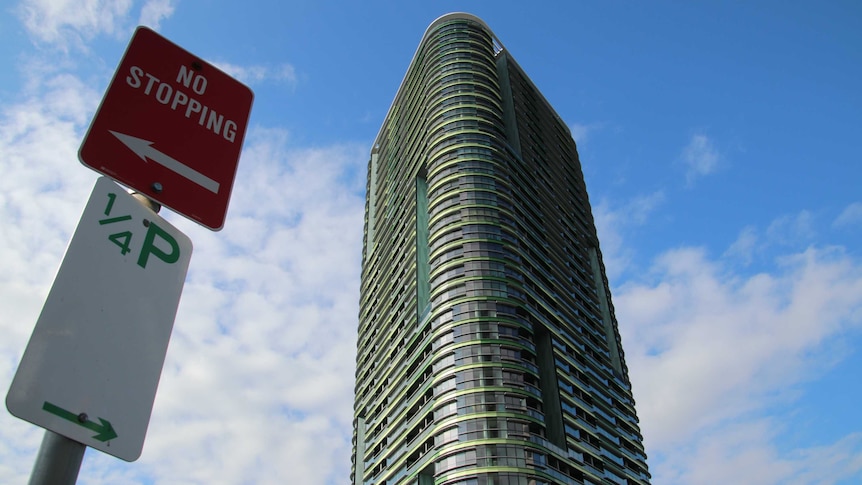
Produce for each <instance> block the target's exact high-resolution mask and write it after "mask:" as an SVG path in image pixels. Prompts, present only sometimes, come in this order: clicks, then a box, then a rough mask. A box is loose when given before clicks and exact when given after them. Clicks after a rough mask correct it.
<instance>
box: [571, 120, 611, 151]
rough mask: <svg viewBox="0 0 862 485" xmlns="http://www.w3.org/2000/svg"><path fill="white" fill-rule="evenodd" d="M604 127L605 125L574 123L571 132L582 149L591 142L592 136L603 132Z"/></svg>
mask: <svg viewBox="0 0 862 485" xmlns="http://www.w3.org/2000/svg"><path fill="white" fill-rule="evenodd" d="M604 126H605V124H604V123H572V124H571V125H569V130H571V132H572V138H574V139H575V142H576V143H577V144H578V147H580V146H581V145H583V144H584V143H586V142H587V140H589V138H590V135H592V134H593V133H595V132H597V131H599V130H601V129H602V128H604Z"/></svg>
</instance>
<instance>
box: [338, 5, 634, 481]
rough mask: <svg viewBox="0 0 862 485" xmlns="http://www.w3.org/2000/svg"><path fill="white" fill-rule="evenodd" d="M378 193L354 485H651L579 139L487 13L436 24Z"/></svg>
mask: <svg viewBox="0 0 862 485" xmlns="http://www.w3.org/2000/svg"><path fill="white" fill-rule="evenodd" d="M367 193H368V197H367V200H366V210H365V242H364V248H363V266H362V284H361V295H360V314H359V339H358V352H357V371H356V402H355V408H354V409H355V420H354V433H353V463H352V477H351V478H352V483H353V484H354V485H370V484H377V485H382V484H387V485H394V484H417V485H425V484H428V485H430V484H434V485H455V484H458V485H467V484H469V485H492V484H494V485H500V484H510V485H540V484H589V483H593V484H598V483H618V484H647V483H649V478H650V475H649V472H648V470H647V465H646V454H645V452H644V448H643V444H642V437H641V434H640V430H639V428H638V420H637V416H636V414H635V408H634V400H633V398H632V394H631V386H630V383H629V378H628V370H627V368H626V365H625V359H624V354H623V351H622V346H621V344H620V337H619V332H618V330H617V322H616V318H615V316H614V309H613V304H612V303H611V297H610V291H609V289H608V283H607V279H606V277H605V271H604V266H603V265H602V258H601V251H600V250H599V244H598V240H597V238H596V230H595V225H594V223H593V218H592V214H591V211H590V206H589V202H588V198H587V192H586V188H585V186H584V179H583V174H582V172H581V167H580V162H579V160H578V154H577V150H576V147H575V142H574V141H573V139H572V137H571V134H570V132H569V130H568V128H567V127H566V125H565V124H564V123H563V122H562V120H560V119H559V117H558V116H557V115H556V113H555V112H554V110H553V109H552V108H551V107H550V105H549V104H548V103H547V101H546V100H545V99H544V98H543V97H542V95H541V93H539V91H538V90H537V89H536V87H535V86H534V85H533V84H532V82H531V81H530V80H529V78H528V77H527V76H526V75H525V74H524V72H523V71H522V70H521V68H520V67H519V66H518V65H517V63H516V62H515V61H514V59H512V57H511V56H510V55H509V54H508V52H507V51H506V50H505V49H504V48H503V47H502V45H501V44H500V42H499V41H498V40H497V39H496V38H495V37H494V34H493V33H492V32H491V30H490V29H489V28H488V26H487V25H486V24H485V23H484V22H482V21H481V20H479V19H478V18H476V17H474V16H471V15H468V14H460V13H459V14H449V15H446V16H443V17H441V18H439V19H437V20H436V21H435V22H434V23H433V24H432V25H431V26H430V27H429V28H428V30H427V31H426V33H425V36H424V37H423V39H422V42H421V44H420V46H419V48H418V50H417V51H416V54H415V56H414V58H413V61H412V63H411V65H410V67H409V69H408V72H407V74H406V76H405V78H404V80H403V82H402V84H401V88H400V89H399V91H398V94H397V95H396V98H395V100H394V102H393V104H392V106H391V107H390V110H389V113H388V115H387V117H386V120H385V122H384V124H383V126H382V128H381V130H380V133H379V135H378V137H377V140H376V142H375V144H374V147H373V149H372V152H371V157H370V160H369V164H368V186H367Z"/></svg>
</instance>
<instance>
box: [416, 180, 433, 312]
mask: <svg viewBox="0 0 862 485" xmlns="http://www.w3.org/2000/svg"><path fill="white" fill-rule="evenodd" d="M426 177H427V175H426V174H425V170H424V169H423V170H421V171H420V173H419V175H417V176H416V311H417V312H419V314H418V315H417V317H418V318H419V320H420V322H421V320H422V316H423V315H424V314H425V312H426V311H427V310H428V303H429V302H428V292H429V288H430V286H429V284H430V282H429V274H430V271H431V268H430V266H429V264H428V180H427V179H426Z"/></svg>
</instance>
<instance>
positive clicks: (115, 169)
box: [78, 27, 254, 230]
mask: <svg viewBox="0 0 862 485" xmlns="http://www.w3.org/2000/svg"><path fill="white" fill-rule="evenodd" d="M253 98H254V94H253V93H252V91H251V90H250V89H249V88H248V87H247V86H245V85H243V84H242V83H240V82H239V81H237V80H236V79H234V78H232V77H230V76H229V75H227V74H225V73H224V72H222V71H220V70H219V69H218V68H216V67H215V66H212V65H210V64H208V63H206V62H205V61H203V60H201V59H200V58H199V57H197V56H195V55H193V54H191V53H190V52H188V51H186V50H185V49H183V48H181V47H179V46H178V45H176V44H174V43H172V42H171V41H169V40H168V39H166V38H164V37H162V36H161V35H159V34H157V33H156V32H154V31H152V30H150V29H148V28H146V27H138V29H137V30H136V31H135V34H134V36H133V37H132V40H131V42H130V43H129V47H128V48H127V49H126V53H125V54H124V55H123V59H122V60H121V61H120V65H119V67H118V68H117V71H116V73H115V74H114V78H113V80H112V81H111V84H110V85H109V86H108V89H107V91H106V92H105V97H104V98H103V100H102V103H101V105H100V106H99V109H98V111H97V112H96V115H95V117H94V118H93V121H92V123H91V125H90V129H89V130H88V131H87V134H86V136H85V137H84V141H83V142H82V144H81V149H80V150H79V152H78V158H79V159H80V160H81V162H82V163H83V164H84V165H86V166H88V167H90V168H92V169H93V170H95V171H97V172H99V173H102V174H104V175H107V176H109V177H111V178H113V179H114V180H116V181H118V182H120V183H122V184H123V185H127V186H129V187H131V188H133V189H135V190H137V191H138V192H140V193H142V194H144V195H146V196H147V197H149V198H151V199H153V200H155V201H156V202H158V203H160V204H162V205H163V206H165V207H168V208H170V209H172V210H174V211H176V212H179V213H181V214H183V215H185V216H186V217H188V218H190V219H192V220H194V221H196V222H198V223H200V224H201V225H203V226H206V227H208V228H210V229H213V230H220V229H221V228H222V227H223V226H224V219H225V216H226V215H227V207H228V203H229V201H230V194H231V191H232V189H233V182H234V177H235V176H236V169H237V164H238V163H239V157H240V152H241V150H242V143H243V140H244V138H245V131H246V126H247V124H248V118H249V114H250V112H251V105H252V101H253Z"/></svg>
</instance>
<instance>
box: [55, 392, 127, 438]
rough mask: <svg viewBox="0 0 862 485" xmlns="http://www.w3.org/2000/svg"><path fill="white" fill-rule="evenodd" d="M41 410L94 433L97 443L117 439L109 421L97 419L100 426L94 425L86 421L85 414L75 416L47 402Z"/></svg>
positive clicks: (92, 422)
mask: <svg viewBox="0 0 862 485" xmlns="http://www.w3.org/2000/svg"><path fill="white" fill-rule="evenodd" d="M42 409H43V410H45V411H48V412H49V413H51V414H53V415H55V416H58V417H61V418H63V419H65V420H66V421H71V422H73V423H75V424H77V425H78V426H83V427H85V428H87V429H89V430H92V431H95V432H96V433H98V434H97V435H96V436H93V439H95V440H98V441H108V440H112V439H114V438H116V437H117V432H116V431H114V427H113V426H111V422H110V421H106V420H104V419H102V418H99V422H100V423H101V424H96V422H95V421H90V420H89V419H87V415H86V414H83V413H81V414H75V413H73V412H71V411H66V410H65V409H63V408H61V407H60V406H57V405H56V404H51V403H49V402H48V401H45V404H43V405H42Z"/></svg>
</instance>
